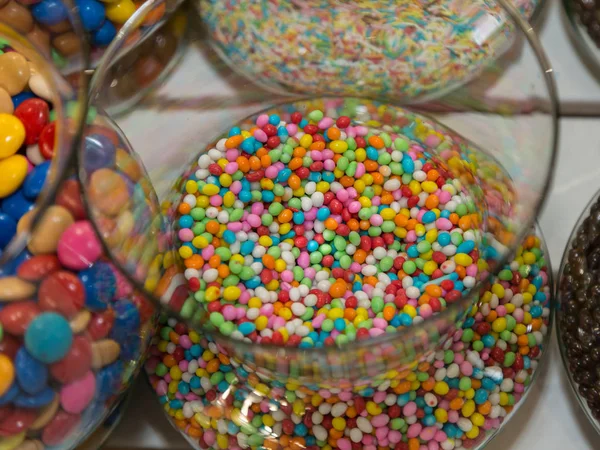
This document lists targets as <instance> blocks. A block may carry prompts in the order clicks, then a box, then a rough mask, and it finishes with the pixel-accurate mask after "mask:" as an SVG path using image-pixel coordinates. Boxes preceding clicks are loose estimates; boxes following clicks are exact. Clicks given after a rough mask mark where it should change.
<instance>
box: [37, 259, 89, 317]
mask: <svg viewBox="0 0 600 450" xmlns="http://www.w3.org/2000/svg"><path fill="white" fill-rule="evenodd" d="M84 303H85V291H84V288H83V284H82V283H81V281H80V280H79V278H77V276H76V275H75V274H73V273H71V272H68V271H66V270H60V271H58V272H54V273H52V274H51V275H49V276H48V277H46V278H45V279H44V280H43V281H42V284H40V287H39V289H38V304H39V306H40V308H41V309H42V310H43V311H54V312H57V313H59V314H61V315H62V316H64V317H66V318H67V319H71V318H72V317H74V316H75V315H76V314H77V313H78V312H79V311H80V310H81V308H83V305H84Z"/></svg>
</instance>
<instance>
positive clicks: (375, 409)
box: [366, 402, 381, 416]
mask: <svg viewBox="0 0 600 450" xmlns="http://www.w3.org/2000/svg"><path fill="white" fill-rule="evenodd" d="M366 408H367V412H368V413H369V414H371V415H372V416H377V415H379V414H381V408H380V407H379V405H378V404H377V403H375V402H367V406H366Z"/></svg>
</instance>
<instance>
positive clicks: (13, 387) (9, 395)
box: [0, 381, 21, 406]
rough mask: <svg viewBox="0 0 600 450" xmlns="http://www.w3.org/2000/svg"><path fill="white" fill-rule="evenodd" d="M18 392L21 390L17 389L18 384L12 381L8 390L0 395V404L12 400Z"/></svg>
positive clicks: (5, 403)
mask: <svg viewBox="0 0 600 450" xmlns="http://www.w3.org/2000/svg"><path fill="white" fill-rule="evenodd" d="M20 393H21V390H20V389H19V384H18V383H16V382H14V381H13V384H11V385H10V388H8V391H6V392H5V393H4V395H2V396H0V406H4V405H8V404H9V403H12V402H13V400H14V399H15V398H17V397H18V396H19V394H20Z"/></svg>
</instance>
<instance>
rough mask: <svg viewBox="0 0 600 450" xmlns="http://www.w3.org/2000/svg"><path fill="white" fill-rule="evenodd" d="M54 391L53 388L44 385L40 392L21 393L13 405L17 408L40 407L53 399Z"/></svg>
mask: <svg viewBox="0 0 600 450" xmlns="http://www.w3.org/2000/svg"><path fill="white" fill-rule="evenodd" d="M55 396H56V393H55V392H54V389H52V388H50V387H46V388H45V389H43V390H42V391H41V392H39V393H37V394H33V395H27V394H21V395H19V396H18V397H17V398H15V400H14V404H15V406H18V407H19V408H30V409H36V408H42V407H44V406H46V405H48V404H50V403H52V400H54V397H55Z"/></svg>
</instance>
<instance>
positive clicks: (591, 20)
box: [562, 0, 600, 70]
mask: <svg viewBox="0 0 600 450" xmlns="http://www.w3.org/2000/svg"><path fill="white" fill-rule="evenodd" d="M562 5H563V9H564V11H565V15H566V17H567V23H568V25H569V33H570V35H571V37H572V40H573V41H574V42H575V45H576V46H577V48H578V50H579V51H580V52H581V53H582V55H583V56H584V58H586V61H588V62H590V63H591V65H592V67H593V68H594V69H596V70H598V69H600V47H599V46H600V22H599V21H598V18H597V13H596V10H597V9H598V7H597V6H596V3H595V2H594V1H586V0H563V1H562Z"/></svg>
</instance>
